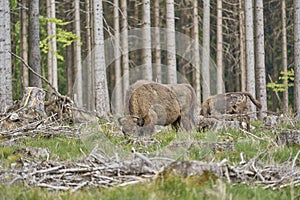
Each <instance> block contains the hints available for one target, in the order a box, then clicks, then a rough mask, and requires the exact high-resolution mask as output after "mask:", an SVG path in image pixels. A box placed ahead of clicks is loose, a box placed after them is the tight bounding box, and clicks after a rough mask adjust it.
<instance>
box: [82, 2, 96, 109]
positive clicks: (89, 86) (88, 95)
mask: <svg viewBox="0 0 300 200" xmlns="http://www.w3.org/2000/svg"><path fill="white" fill-rule="evenodd" d="M85 10H86V14H85V19H86V50H87V57H86V72H87V74H86V75H87V77H86V88H85V89H84V92H85V95H84V96H85V104H86V108H87V109H88V110H90V111H93V110H94V109H95V100H94V99H95V96H94V93H93V92H91V91H94V84H93V81H94V78H93V68H92V60H91V56H92V36H91V27H92V24H91V5H90V0H85Z"/></svg>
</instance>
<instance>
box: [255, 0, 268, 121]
mask: <svg viewBox="0 0 300 200" xmlns="http://www.w3.org/2000/svg"><path fill="white" fill-rule="evenodd" d="M255 4H256V5H255V14H256V15H255V16H256V19H255V30H256V36H255V41H256V45H255V47H256V50H255V53H256V59H255V61H256V75H257V93H258V100H259V101H260V103H261V105H262V108H261V110H260V112H259V117H260V118H263V117H264V116H266V111H267V89H266V88H267V87H266V68H265V45H264V44H265V37H264V13H263V1H262V0H256V1H255Z"/></svg>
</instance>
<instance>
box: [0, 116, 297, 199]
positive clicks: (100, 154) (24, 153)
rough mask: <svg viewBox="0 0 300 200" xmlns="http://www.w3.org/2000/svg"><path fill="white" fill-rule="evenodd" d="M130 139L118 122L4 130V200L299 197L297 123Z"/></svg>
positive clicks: (0, 155)
mask: <svg viewBox="0 0 300 200" xmlns="http://www.w3.org/2000/svg"><path fill="white" fill-rule="evenodd" d="M251 124H252V126H253V129H251V131H249V132H248V131H245V130H233V129H229V128H227V129H223V130H220V131H212V130H211V131H194V132H189V133H187V132H183V131H180V132H178V133H175V132H174V130H171V129H169V128H162V129H158V130H159V131H157V132H156V133H155V134H153V135H152V136H145V137H134V136H127V137H125V136H124V135H123V134H122V132H121V131H120V127H119V126H118V123H117V119H113V118H112V119H110V120H108V121H104V120H100V121H99V122H98V123H93V124H87V123H81V124H72V125H69V124H68V123H65V122H61V121H55V120H50V119H49V118H46V119H43V120H39V121H35V122H32V123H31V124H27V125H26V126H24V125H23V126H19V127H17V128H16V127H14V128H12V129H9V130H4V131H1V132H0V134H1V138H0V139H1V145H0V159H1V160H0V199H80V200H83V199H273V200H275V199H299V198H300V187H299V184H300V156H299V154H300V149H299V145H300V141H297V140H298V137H299V139H300V131H297V129H299V128H300V126H299V125H300V124H297V123H296V122H294V121H291V120H289V121H285V122H284V123H280V124H276V125H274V126H272V127H270V128H268V129H267V128H266V127H265V126H264V125H263V122H262V121H252V122H251Z"/></svg>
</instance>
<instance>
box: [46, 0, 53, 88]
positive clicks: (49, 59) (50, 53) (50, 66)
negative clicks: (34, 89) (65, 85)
mask: <svg viewBox="0 0 300 200" xmlns="http://www.w3.org/2000/svg"><path fill="white" fill-rule="evenodd" d="M46 7H47V8H46V10H47V18H48V19H50V18H51V17H52V13H51V12H52V11H51V0H47V1H46ZM47 35H48V38H51V36H52V22H51V21H50V20H49V21H48V22H47ZM52 57H53V51H52V43H51V39H49V41H48V53H47V67H48V81H49V82H50V83H51V84H52V85H53V74H52V73H53V63H52V62H53V59H52Z"/></svg>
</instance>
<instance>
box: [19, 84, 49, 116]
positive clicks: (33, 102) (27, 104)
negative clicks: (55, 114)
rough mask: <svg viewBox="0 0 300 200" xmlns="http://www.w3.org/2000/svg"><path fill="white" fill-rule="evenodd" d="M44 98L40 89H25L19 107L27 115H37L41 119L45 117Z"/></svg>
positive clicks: (44, 94) (43, 93) (43, 92)
mask: <svg viewBox="0 0 300 200" xmlns="http://www.w3.org/2000/svg"><path fill="white" fill-rule="evenodd" d="M45 96H46V93H45V91H44V90H43V89H42V88H37V87H26V88H25V91H24V95H23V98H22V101H21V103H20V107H21V109H22V110H23V112H24V111H25V113H27V114H35V115H36V114H38V115H40V116H41V117H46V113H45V106H44V102H45Z"/></svg>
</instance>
